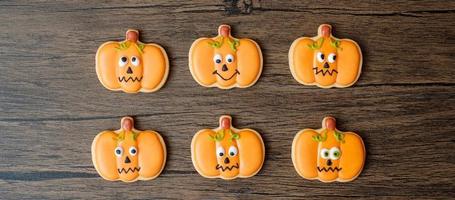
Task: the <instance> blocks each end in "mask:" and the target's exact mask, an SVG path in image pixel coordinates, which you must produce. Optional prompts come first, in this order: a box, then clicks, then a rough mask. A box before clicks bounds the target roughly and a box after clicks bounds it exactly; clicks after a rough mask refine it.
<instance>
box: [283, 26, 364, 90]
mask: <svg viewBox="0 0 455 200" xmlns="http://www.w3.org/2000/svg"><path fill="white" fill-rule="evenodd" d="M289 67H290V68H291V73H292V76H294V79H295V80H297V81H298V82H299V83H301V84H304V85H317V86H319V87H321V88H331V87H339V88H343V87H349V86H351V85H353V84H354V83H355V82H356V81H357V79H359V76H360V72H361V71H362V52H361V51H360V47H359V45H358V44H357V43H356V42H354V41H352V40H350V39H338V38H336V37H334V36H332V27H331V26H330V25H328V24H322V25H320V26H319V30H318V35H317V36H315V37H312V38H310V37H301V38H298V39H297V40H295V41H294V43H292V46H291V49H290V50H289Z"/></svg>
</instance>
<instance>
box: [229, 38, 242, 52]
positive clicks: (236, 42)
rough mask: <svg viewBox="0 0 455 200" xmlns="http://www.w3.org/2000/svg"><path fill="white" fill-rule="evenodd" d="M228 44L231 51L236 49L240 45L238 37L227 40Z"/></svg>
mask: <svg viewBox="0 0 455 200" xmlns="http://www.w3.org/2000/svg"><path fill="white" fill-rule="evenodd" d="M228 44H229V47H231V49H232V50H233V51H237V47H238V46H239V45H240V41H239V40H238V39H233V40H228Z"/></svg>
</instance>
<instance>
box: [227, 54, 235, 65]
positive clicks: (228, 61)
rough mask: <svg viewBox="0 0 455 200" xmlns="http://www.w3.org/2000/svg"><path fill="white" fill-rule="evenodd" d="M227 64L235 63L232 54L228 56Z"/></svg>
mask: <svg viewBox="0 0 455 200" xmlns="http://www.w3.org/2000/svg"><path fill="white" fill-rule="evenodd" d="M226 62H227V63H232V62H234V56H233V55H231V54H228V55H227V56H226Z"/></svg>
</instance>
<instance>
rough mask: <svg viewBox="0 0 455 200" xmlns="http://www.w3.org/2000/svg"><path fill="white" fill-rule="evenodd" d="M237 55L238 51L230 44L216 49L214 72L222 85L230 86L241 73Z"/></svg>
mask: <svg viewBox="0 0 455 200" xmlns="http://www.w3.org/2000/svg"><path fill="white" fill-rule="evenodd" d="M235 57H236V53H235V52H234V51H233V50H232V49H230V48H229V47H228V46H223V47H221V48H220V49H215V52H214V55H213V64H214V66H215V67H214V68H215V70H214V71H213V74H214V75H215V76H216V79H217V83H218V84H219V85H220V86H222V87H229V86H230V85H233V84H235V82H236V81H237V76H238V75H240V72H239V70H238V69H237V59H236V58H235Z"/></svg>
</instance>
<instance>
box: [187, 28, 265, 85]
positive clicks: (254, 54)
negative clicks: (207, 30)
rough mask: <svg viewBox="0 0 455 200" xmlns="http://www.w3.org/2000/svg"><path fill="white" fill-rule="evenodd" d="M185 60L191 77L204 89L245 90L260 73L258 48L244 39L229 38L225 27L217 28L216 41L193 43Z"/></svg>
mask: <svg viewBox="0 0 455 200" xmlns="http://www.w3.org/2000/svg"><path fill="white" fill-rule="evenodd" d="M188 58H189V68H190V71H191V75H192V76H193V78H194V80H196V81H197V82H198V83H199V84H200V85H202V86H205V87H218V88H221V89H230V88H233V87H240V88H246V87H250V86H252V85H254V84H255V83H256V81H257V80H258V79H259V76H260V75H261V73H262V52H261V48H260V47H259V45H258V44H257V43H256V42H255V41H253V40H251V39H248V38H243V39H236V38H234V37H232V35H231V27H230V26H229V25H221V26H219V28H218V36H216V37H213V38H205V37H204V38H199V39H197V40H196V41H194V42H193V44H192V45H191V48H190V52H189V56H188Z"/></svg>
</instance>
